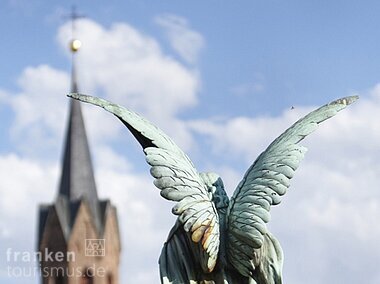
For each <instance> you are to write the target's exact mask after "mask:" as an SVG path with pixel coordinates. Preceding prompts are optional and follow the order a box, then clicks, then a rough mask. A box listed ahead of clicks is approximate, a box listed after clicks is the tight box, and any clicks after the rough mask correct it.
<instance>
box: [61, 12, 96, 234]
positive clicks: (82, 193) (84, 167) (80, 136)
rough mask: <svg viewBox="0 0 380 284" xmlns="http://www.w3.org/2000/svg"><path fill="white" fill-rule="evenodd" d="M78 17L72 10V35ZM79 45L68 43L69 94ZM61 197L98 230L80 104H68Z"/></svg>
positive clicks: (74, 80)
mask: <svg viewBox="0 0 380 284" xmlns="http://www.w3.org/2000/svg"><path fill="white" fill-rule="evenodd" d="M77 18H78V15H77V14H76V13H75V10H74V9H73V12H72V15H71V20H72V23H73V24H72V28H73V34H74V27H75V26H74V21H75V20H76V19H77ZM80 46H81V43H80V41H79V40H77V39H73V40H72V41H71V43H70V50H71V52H72V69H71V92H73V93H76V92H78V82H77V74H76V62H75V59H76V58H75V57H76V53H77V51H78V50H79V48H80ZM60 197H65V198H67V200H68V201H69V202H72V201H79V200H84V201H85V202H87V204H88V206H89V208H90V211H91V213H92V214H93V217H94V220H95V223H97V224H96V227H97V228H98V229H99V228H100V218H99V200H98V195H97V191H96V185H95V179H94V172H93V167H92V162H91V155H90V150H89V146H88V142H87V135H86V129H85V125H84V121H83V115H82V109H81V104H80V103H79V102H78V101H75V100H70V113H69V119H68V126H67V132H66V142H65V150H64V156H63V164H62V174H61V181H60V185H59V193H58V198H60Z"/></svg>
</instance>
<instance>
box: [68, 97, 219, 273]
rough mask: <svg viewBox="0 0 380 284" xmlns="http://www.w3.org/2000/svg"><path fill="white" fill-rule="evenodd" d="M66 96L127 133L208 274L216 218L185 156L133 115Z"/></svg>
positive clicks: (95, 101) (212, 258) (94, 100)
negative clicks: (102, 114) (139, 148)
mask: <svg viewBox="0 0 380 284" xmlns="http://www.w3.org/2000/svg"><path fill="white" fill-rule="evenodd" d="M68 96H69V97H72V98H74V99H78V100H80V101H82V102H87V103H91V104H94V105H97V106H100V107H102V108H104V109H105V110H107V111H109V112H111V113H112V114H114V115H115V116H116V117H118V118H119V119H120V120H121V121H122V122H123V123H124V124H125V126H126V127H127V128H128V129H129V130H130V131H131V133H132V134H133V135H134V136H135V138H136V139H137V140H138V141H139V143H140V144H141V146H142V147H143V149H144V153H145V155H146V161H147V163H148V164H149V165H150V166H151V171H150V172H151V175H152V176H153V177H154V178H155V180H154V184H155V186H156V187H158V188H159V189H160V190H161V192H160V193H161V196H162V197H164V198H166V199H168V200H171V201H176V202H177V204H176V205H175V206H174V207H173V209H172V212H173V214H175V215H178V219H179V221H180V222H181V223H182V224H183V228H184V230H185V231H186V232H189V233H190V234H191V239H192V240H193V242H194V243H199V244H200V245H201V246H202V248H203V250H204V254H202V255H203V259H200V260H199V261H200V264H201V266H202V268H203V269H204V270H206V271H205V272H209V271H212V270H213V268H214V266H215V263H216V259H217V255H218V250H219V218H218V214H217V211H216V209H215V206H214V204H213V202H212V201H211V200H212V196H211V195H210V194H209V193H208V189H207V187H206V185H205V183H204V181H203V180H202V178H201V177H200V175H199V174H198V172H197V170H196V169H195V167H194V165H193V164H192V162H191V161H190V159H189V158H188V157H187V156H186V154H185V153H183V151H182V150H181V149H180V148H179V147H178V146H177V145H176V144H175V143H174V142H173V141H172V140H171V139H170V138H169V137H168V136H167V135H166V134H165V133H164V132H163V131H161V130H160V129H158V128H157V127H156V126H154V125H153V124H152V123H150V122H149V121H147V120H146V119H145V118H143V117H141V116H140V115H138V114H137V113H135V112H132V111H130V110H128V109H126V108H124V107H122V106H119V105H116V104H113V103H111V102H108V101H106V100H103V99H99V98H95V97H91V96H86V95H81V94H69V95H68Z"/></svg>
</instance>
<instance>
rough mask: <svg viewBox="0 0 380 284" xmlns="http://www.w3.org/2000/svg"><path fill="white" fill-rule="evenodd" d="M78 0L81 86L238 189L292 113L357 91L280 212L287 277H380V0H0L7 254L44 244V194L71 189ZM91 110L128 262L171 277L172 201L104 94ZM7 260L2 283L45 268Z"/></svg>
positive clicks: (329, 125)
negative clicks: (72, 48) (39, 240)
mask: <svg viewBox="0 0 380 284" xmlns="http://www.w3.org/2000/svg"><path fill="white" fill-rule="evenodd" d="M71 4H75V5H76V6H77V8H78V10H79V13H82V14H84V15H85V16H86V18H85V19H81V20H79V21H78V23H77V36H78V38H80V39H81V40H82V42H83V47H82V49H81V50H80V52H79V53H78V63H79V70H78V73H79V74H78V75H79V79H80V89H81V91H82V92H85V93H87V94H92V95H96V96H100V97H104V98H108V99H110V100H113V101H115V102H118V103H120V104H123V105H124V106H127V107H130V108H131V109H134V110H137V111H139V112H140V113H142V114H143V115H145V116H147V117H148V118H149V119H151V120H152V121H153V122H155V123H156V124H157V125H159V126H160V127H161V128H163V129H164V130H165V131H167V132H168V133H169V135H171V136H173V138H174V139H175V141H177V143H178V144H179V145H180V146H181V147H182V148H183V149H185V151H186V152H187V153H188V154H189V156H190V157H191V158H192V159H193V161H194V162H195V164H196V165H197V166H198V169H199V170H200V171H205V170H213V171H216V172H218V173H219V174H220V175H221V176H222V178H223V179H224V181H225V184H226V185H227V187H228V192H229V193H230V194H231V193H232V192H233V189H234V187H235V185H236V184H237V183H238V181H239V180H240V178H241V177H242V176H243V174H244V171H245V170H246V169H247V168H248V167H249V165H250V163H251V162H252V161H253V160H254V159H255V157H256V156H257V155H258V154H259V153H260V152H261V151H262V150H264V149H265V147H266V146H267V145H268V144H269V143H270V142H271V140H272V139H274V138H275V137H276V136H277V135H279V134H280V133H281V132H282V131H283V130H285V129H286V128H287V127H288V126H290V125H291V123H293V122H294V121H296V120H297V119H298V118H300V117H301V116H302V115H304V114H306V113H307V112H308V111H310V110H312V109H313V108H315V107H317V106H320V105H322V104H325V103H327V102H329V101H332V100H334V99H336V98H339V97H343V96H347V95H352V94H359V95H360V97H361V98H360V100H359V101H358V102H357V103H356V104H355V105H354V106H352V107H350V109H348V110H345V111H344V112H342V113H340V114H339V115H338V116H337V117H334V118H332V119H331V120H329V121H327V122H325V123H324V124H323V125H322V126H321V127H320V129H319V130H318V131H317V132H316V133H314V134H313V135H312V136H311V137H310V138H308V139H307V141H305V143H304V144H305V145H306V146H307V147H308V148H309V152H308V153H307V155H306V158H305V160H304V161H303V162H302V163H301V166H300V169H299V170H298V172H297V173H296V176H295V178H294V180H293V181H292V185H291V190H290V191H289V193H288V194H287V195H286V196H285V197H284V202H283V203H282V204H281V205H280V206H277V207H276V208H274V209H273V211H272V221H271V223H270V224H269V227H270V229H271V230H272V231H273V232H274V233H275V235H276V236H277V237H278V239H279V240H280V243H281V244H282V246H283V248H284V253H285V267H284V280H285V281H284V282H285V283H294V284H297V283H322V282H323V283H358V282H360V281H363V280H362V279H363V278H362V277H363V275H366V277H367V278H366V282H367V283H379V282H380V274H379V272H378V271H377V268H376V266H375V265H374V264H376V263H378V261H379V259H380V250H379V248H378V246H377V243H378V241H379V239H380V228H379V226H378V222H377V216H380V193H379V191H378V190H377V188H378V184H379V182H380V180H379V178H378V172H379V170H380V166H379V163H378V159H379V158H380V156H379V151H378V145H380V134H379V133H380V124H379V123H378V122H377V121H379V117H378V116H379V113H380V87H379V86H380V85H378V84H379V83H380V69H379V68H378V66H380V57H379V56H378V51H379V50H380V37H379V30H378V27H379V26H380V18H379V17H378V13H379V10H380V4H379V3H378V2H377V1H365V2H363V1H239V3H238V2H236V1H235V2H232V1H229V2H227V1H225V2H224V3H221V2H220V1H215V0H210V1H192V2H191V3H190V2H186V1H116V0H114V1H107V3H105V2H104V1H84V0H83V1H77V2H73V3H67V5H66V6H65V5H62V2H61V1H48V2H47V1H42V0H41V1H37V0H36V1H26V0H9V1H1V3H0V34H1V35H2V40H1V42H2V44H1V45H0V62H1V65H0V135H1V136H0V137H1V140H0V172H1V173H2V174H1V181H0V255H5V254H4V251H5V250H6V248H8V247H12V248H13V249H14V250H19V251H24V250H28V251H30V250H33V249H34V247H35V235H36V232H35V230H36V226H37V224H36V212H37V206H38V204H39V203H42V202H51V201H52V200H53V199H54V197H55V192H56V190H57V184H58V179H59V172H60V157H61V152H62V147H63V145H62V144H63V135H64V130H65V124H66V116H67V103H68V99H67V98H66V97H65V93H66V92H67V91H68V90H69V81H70V80H69V79H70V76H69V71H70V65H71V63H70V54H69V52H68V50H67V45H68V42H69V40H70V37H71V35H70V25H69V24H68V23H67V21H66V19H65V15H66V16H67V14H68V13H69V12H70V9H71V6H70V5H71ZM292 106H294V107H295V108H294V109H291V108H292ZM163 110H164V111H163ZM84 114H85V119H86V126H87V129H88V133H89V138H90V144H91V150H92V153H93V156H94V163H95V170H96V178H97V182H98V190H99V194H100V196H101V197H103V198H111V199H112V200H113V201H114V203H115V204H116V205H117V207H118V210H119V216H120V220H121V221H120V226H121V230H122V233H123V239H122V241H123V254H122V258H123V260H122V270H123V271H125V275H134V276H135V277H136V279H137V280H138V283H158V281H159V280H158V271H157V259H158V256H159V252H160V249H161V246H162V243H163V242H164V240H165V238H166V235H167V233H168V231H169V229H170V227H171V226H172V223H173V222H174V217H173V216H171V214H170V207H171V206H172V204H170V203H169V202H167V201H165V200H162V199H161V198H160V196H159V194H158V192H157V190H156V189H155V188H154V187H153V185H152V179H151V178H150V176H149V174H148V167H147V166H146V165H145V163H144V157H143V155H142V153H141V151H140V148H139V147H138V146H137V144H136V142H135V141H134V140H133V139H132V137H131V136H130V135H129V133H128V132H127V131H126V129H123V128H122V125H121V124H120V123H119V122H118V121H117V120H115V119H114V118H113V117H112V116H109V115H107V114H106V113H104V112H102V111H100V110H99V109H97V108H94V107H89V106H85V107H84ZM142 192H144V193H142ZM19 208H24V210H25V211H26V212H28V214H25V211H23V212H21V210H20V209H19ZM164 211H165V212H164ZM158 212H159V213H158ZM26 215H27V216H26ZM137 218H140V219H139V220H137ZM141 220H143V221H141ZM142 223H144V224H146V225H145V226H142V225H141V224H142ZM24 224H25V225H24ZM136 232H138V234H137V233H136ZM141 236H144V238H143V239H142V238H141ZM6 267H7V263H6V261H5V260H4V258H3V257H0V282H4V283H5V282H6V283H15V284H16V283H17V284H18V283H25V282H28V283H38V280H37V278H33V279H27V280H26V279H25V278H24V279H20V278H10V277H9V275H8V274H7V271H6ZM128 280H129V279H128V277H125V278H122V281H123V282H122V283H131V282H130V280H129V281H128Z"/></svg>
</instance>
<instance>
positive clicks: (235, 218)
mask: <svg viewBox="0 0 380 284" xmlns="http://www.w3.org/2000/svg"><path fill="white" fill-rule="evenodd" d="M357 99H358V97H357V96H352V97H346V98H342V99H339V100H336V101H333V102H331V103H330V104H327V105H325V106H322V107H320V108H319V109H317V110H315V111H313V112H311V113H309V114H308V115H306V116H305V117H304V118H302V119H300V120H298V121H297V122H296V123H294V124H293V125H292V126H291V127H290V128H289V129H287V130H286V131H285V132H284V133H283V134H281V135H280V136H279V137H278V138H277V139H275V140H274V141H273V142H272V143H271V144H270V145H269V146H268V148H267V149H266V150H265V151H264V152H263V153H261V154H260V155H259V157H258V158H257V159H256V161H255V162H254V163H253V165H252V166H251V167H250V168H249V169H248V171H247V172H246V173H245V175H244V178H243V180H242V181H241V182H240V183H239V185H238V186H237V188H236V190H235V192H234V194H233V196H232V198H231V201H230V205H229V208H228V213H227V218H228V225H227V226H228V242H227V256H228V259H229V261H230V263H231V264H232V265H233V266H234V267H235V268H236V269H237V270H238V271H239V272H240V273H241V274H242V275H244V276H247V277H248V276H252V273H253V272H254V269H255V267H254V264H253V263H252V260H253V259H254V258H255V255H254V254H255V252H254V251H255V249H256V250H257V249H259V248H261V247H262V245H263V243H264V238H265V237H266V235H267V234H268V231H267V228H266V225H265V224H266V223H267V222H268V221H269V219H270V214H269V211H270V207H271V206H272V205H276V204H278V203H280V202H281V196H282V195H284V194H285V193H286V190H287V188H288V187H289V182H290V179H291V178H292V177H293V175H294V172H295V170H296V169H297V168H298V165H299V163H300V161H301V160H302V159H303V157H304V154H305V152H306V148H305V147H303V146H301V145H299V142H300V141H302V140H303V139H304V138H305V137H306V136H307V135H309V134H310V133H312V132H313V131H314V130H315V129H316V128H317V126H318V125H319V124H320V123H321V122H323V121H325V120H326V119H328V118H330V117H332V116H334V115H335V114H337V112H339V111H340V110H342V109H344V108H345V107H346V106H348V105H349V104H351V103H353V102H354V101H356V100H357Z"/></svg>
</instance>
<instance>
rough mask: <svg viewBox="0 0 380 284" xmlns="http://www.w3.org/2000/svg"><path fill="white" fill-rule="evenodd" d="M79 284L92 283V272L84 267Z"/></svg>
mask: <svg viewBox="0 0 380 284" xmlns="http://www.w3.org/2000/svg"><path fill="white" fill-rule="evenodd" d="M80 283H81V284H94V273H93V272H92V271H91V270H90V269H88V268H86V269H85V270H84V272H83V275H82V279H81V282H80Z"/></svg>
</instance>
